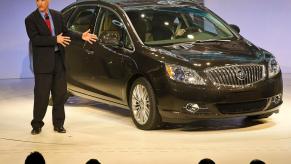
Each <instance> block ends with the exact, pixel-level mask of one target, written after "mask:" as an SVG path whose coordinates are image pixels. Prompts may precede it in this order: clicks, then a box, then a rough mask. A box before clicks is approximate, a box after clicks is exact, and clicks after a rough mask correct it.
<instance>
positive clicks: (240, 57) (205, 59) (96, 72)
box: [63, 1, 283, 122]
mask: <svg viewBox="0 0 291 164" xmlns="http://www.w3.org/2000/svg"><path fill="white" fill-rule="evenodd" d="M145 4H147V5H159V4H157V3H156V2H148V1H139V2H138V3H126V2H122V3H107V2H103V1H86V2H79V3H74V4H72V5H70V6H68V7H67V8H65V9H64V10H63V12H65V11H66V10H67V9H69V8H72V7H74V6H81V5H98V6H104V7H106V8H110V9H112V10H114V11H115V12H116V13H117V14H118V15H119V16H120V17H121V18H122V21H123V22H124V23H125V27H126V29H127V31H128V33H129V35H130V37H131V40H132V43H133V45H134V50H133V51H130V50H127V49H125V48H118V47H113V46H108V45H102V44H100V43H98V42H96V43H94V44H93V45H89V44H87V43H85V44H84V43H83V42H81V41H74V42H75V43H73V45H71V46H70V47H69V48H67V55H66V62H67V63H69V64H68V66H69V69H70V70H75V71H76V72H74V74H70V71H69V72H68V90H69V91H70V92H72V93H73V94H75V95H79V96H82V97H86V98H89V99H94V100H97V101H101V102H105V103H108V104H112V105H115V106H119V107H122V108H126V109H128V108H129V107H128V95H129V91H130V87H131V84H132V83H133V82H134V80H135V79H137V78H138V77H141V76H142V77H145V78H146V79H147V80H148V81H149V82H150V83H151V84H152V87H153V89H154V92H155V94H156V99H157V103H158V108H159V111H160V114H161V116H162V118H163V120H164V121H169V122H179V121H183V120H193V119H194V118H209V117H210V118H220V117H234V116H246V115H256V114H262V113H266V111H264V112H259V113H247V114H238V115H221V114H217V113H218V112H217V111H215V110H217V109H215V107H214V105H215V104H218V103H235V102H248V101H255V100H260V99H264V98H267V99H268V98H270V97H272V96H274V95H276V94H280V93H282V90H283V87H282V86H283V85H282V76H281V73H279V74H278V75H276V77H274V78H272V79H268V78H267V79H265V80H263V81H261V82H259V83H257V84H254V85H252V86H250V87H247V88H242V89H234V90H233V89H229V88H217V87H216V86H213V85H212V84H211V83H210V82H209V81H208V80H206V82H207V85H205V86H195V85H185V84H183V83H179V82H176V81H173V80H170V79H169V78H168V77H167V75H166V72H165V68H164V67H165V66H164V63H172V64H178V65H183V66H185V67H189V68H193V69H195V70H197V72H198V74H199V75H201V76H202V77H203V78H205V79H207V77H206V76H205V75H204V74H203V70H204V69H206V68H209V67H214V66H224V65H226V64H248V63H258V64H264V65H265V66H266V68H267V66H268V63H267V59H268V58H270V57H271V56H270V54H269V53H268V52H267V51H265V50H262V49H260V48H257V47H256V46H254V45H253V44H252V43H250V42H248V41H247V40H245V39H244V38H243V37H241V36H240V35H239V34H237V33H235V32H234V31H233V30H232V32H234V35H235V36H237V39H233V40H231V41H225V42H206V43H195V44H193V43H181V44H175V45H165V46H147V45H144V44H143V43H142V41H141V40H140V39H139V37H138V36H137V33H136V31H135V30H134V29H133V28H132V27H133V26H132V24H131V23H130V21H128V20H129V18H128V17H127V15H126V13H125V11H124V10H123V8H125V9H126V8H130V7H132V6H142V5H145ZM183 4H189V3H183ZM191 5H194V4H192V3H191ZM197 7H199V8H202V9H203V10H207V11H208V12H211V11H210V10H209V9H207V8H205V7H202V6H197ZM211 13H212V12H211ZM213 14H214V13H213ZM217 17H218V16H217ZM228 28H231V27H230V26H228ZM74 46H77V47H75V48H74ZM78 46H79V47H78ZM108 49H110V51H108ZM88 51H90V52H92V51H94V54H89V53H88ZM76 52H78V54H77V53H76ZM72 54H74V55H79V56H82V60H81V61H80V60H76V61H73V60H74V58H73V56H72ZM96 54H97V55H96ZM193 54H195V55H193ZM72 62H73V64H72ZM70 63H71V64H72V65H74V67H71V66H72V65H70ZM81 76H84V77H81ZM189 102H196V103H201V104H208V106H209V109H210V110H212V111H213V115H211V114H209V113H208V114H206V115H203V114H200V115H194V114H190V113H187V112H186V111H184V110H183V106H185V104H186V103H189ZM209 104H212V106H211V105H209ZM277 111H278V109H277V108H274V109H272V110H270V111H268V112H277Z"/></svg>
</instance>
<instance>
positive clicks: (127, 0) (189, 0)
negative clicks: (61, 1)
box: [77, 0, 201, 9]
mask: <svg viewBox="0 0 291 164" xmlns="http://www.w3.org/2000/svg"><path fill="white" fill-rule="evenodd" d="M86 2H87V3H88V2H91V3H94V2H102V3H103V4H106V3H107V4H115V5H118V6H119V7H121V8H123V9H128V8H136V7H145V6H165V5H166V6H185V5H192V6H201V3H199V2H198V0H77V4H78V3H86Z"/></svg>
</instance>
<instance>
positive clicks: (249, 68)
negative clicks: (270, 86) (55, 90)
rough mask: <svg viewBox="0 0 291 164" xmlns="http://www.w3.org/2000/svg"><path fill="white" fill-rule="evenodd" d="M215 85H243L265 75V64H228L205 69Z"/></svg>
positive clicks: (249, 83)
mask: <svg viewBox="0 0 291 164" xmlns="http://www.w3.org/2000/svg"><path fill="white" fill-rule="evenodd" d="M205 73H206V75H207V77H208V78H209V80H210V81H211V82H212V83H213V84H214V85H215V86H229V87H244V86H248V85H251V84H254V83H257V82H259V81H261V80H263V79H265V77H266V72H265V66H264V65H259V64H246V65H229V66H222V67H213V68H208V69H206V70H205Z"/></svg>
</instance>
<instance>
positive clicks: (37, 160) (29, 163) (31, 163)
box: [25, 151, 45, 164]
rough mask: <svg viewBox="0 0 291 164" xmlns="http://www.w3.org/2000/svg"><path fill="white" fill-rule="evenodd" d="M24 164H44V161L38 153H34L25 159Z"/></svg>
mask: <svg viewBox="0 0 291 164" xmlns="http://www.w3.org/2000/svg"><path fill="white" fill-rule="evenodd" d="M25 164H45V160H44V158H43V156H42V155H41V154H40V153H39V152H36V151H35V152H32V153H30V154H29V155H28V156H27V157H26V159H25Z"/></svg>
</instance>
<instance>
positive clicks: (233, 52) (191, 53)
mask: <svg viewBox="0 0 291 164" xmlns="http://www.w3.org/2000/svg"><path fill="white" fill-rule="evenodd" d="M157 48H158V50H159V51H160V53H161V54H163V55H167V56H172V57H174V58H177V59H179V60H183V61H187V62H189V63H191V64H196V65H204V64H206V63H207V65H209V63H211V64H210V65H224V64H241V63H259V62H261V61H262V60H263V55H262V53H260V50H259V49H258V48H257V47H256V46H254V45H253V44H251V43H250V42H248V41H245V40H236V41H221V42H204V43H194V44H193V43H192V44H191V43H183V44H175V45H171V46H159V47H157Z"/></svg>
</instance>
